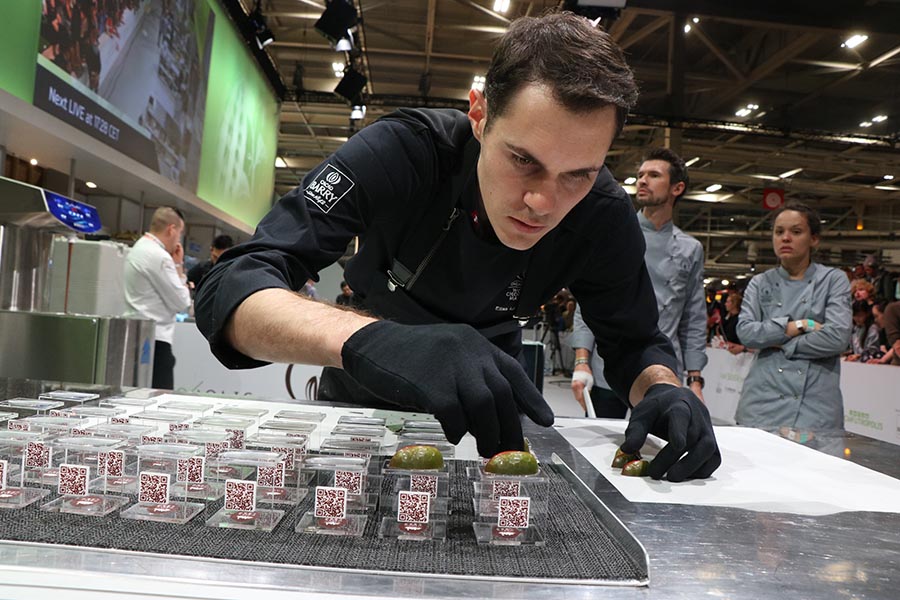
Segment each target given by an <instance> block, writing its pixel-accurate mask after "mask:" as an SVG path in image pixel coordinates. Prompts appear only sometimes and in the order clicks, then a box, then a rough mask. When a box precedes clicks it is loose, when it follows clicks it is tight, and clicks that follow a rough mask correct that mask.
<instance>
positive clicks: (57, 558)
mask: <svg viewBox="0 0 900 600" xmlns="http://www.w3.org/2000/svg"><path fill="white" fill-rule="evenodd" d="M8 387H9V386H7V389H8ZM0 389H3V388H2V386H0ZM526 433H527V435H528V436H529V437H530V438H531V439H532V440H533V441H534V443H535V444H534V445H535V447H536V449H538V451H539V452H540V453H541V454H542V456H541V458H542V459H549V457H550V455H551V453H556V454H558V455H559V456H560V457H561V458H562V459H563V460H564V461H565V462H566V463H567V464H568V465H570V466H571V467H572V469H573V470H574V471H575V472H576V473H577V474H578V475H579V476H580V477H581V478H582V479H583V480H584V481H585V483H586V484H587V485H588V486H590V487H591V488H592V489H593V491H594V492H595V493H596V494H597V496H598V497H599V498H600V499H601V500H602V501H603V502H604V503H605V504H606V505H607V506H608V507H609V508H610V509H611V510H612V511H613V512H614V513H615V514H616V515H617V516H618V517H619V518H620V519H621V520H622V521H623V522H624V523H625V525H626V526H628V527H629V528H630V529H631V531H632V532H633V533H634V534H635V535H636V536H637V538H638V539H639V540H640V541H641V542H642V543H643V545H644V546H645V548H646V549H647V552H648V554H649V556H650V586H649V587H647V588H620V587H603V588H598V587H593V586H582V585H540V584H516V583H507V582H497V583H493V582H485V581H467V580H459V579H442V578H440V577H435V576H428V577H424V576H423V577H407V576H397V575H393V574H388V573H378V572H377V571H373V572H368V573H361V572H346V571H331V570H328V569H312V568H305V567H296V566H284V565H267V564H258V563H257V564H248V563H235V562H228V561H220V560H203V559H197V558H180V557H174V556H171V557H163V556H156V555H147V554H136V553H120V552H115V551H103V550H91V549H86V548H71V547H59V546H52V545H38V544H23V543H11V542H0V582H2V583H0V595H2V596H4V597H22V598H24V597H29V596H31V595H32V594H33V593H35V590H40V589H43V591H46V590H47V588H57V589H58V588H68V589H70V590H81V591H83V592H86V593H87V594H88V595H86V596H85V597H92V598H97V597H111V596H121V597H125V596H128V597H135V595H140V594H142V593H147V594H152V595H153V596H154V597H198V598H206V597H209V598H213V597H215V598H231V597H234V598H246V597H247V595H248V594H249V595H252V596H254V597H255V596H258V595H259V594H260V593H265V594H266V598H267V600H269V599H271V598H280V597H282V596H284V597H288V596H290V597H292V598H296V597H304V596H305V597H324V596H327V595H330V594H336V595H341V596H346V597H352V596H357V595H358V596H384V597H392V598H460V597H469V598H479V597H483V598H524V597H527V598H529V599H531V600H542V599H547V600H551V599H552V600H559V599H562V598H566V599H569V598H598V597H603V598H640V599H650V598H666V599H673V598H698V597H705V596H711V597H716V598H732V599H740V598H747V599H751V598H752V599H754V600H755V599H758V598H776V597H787V598H816V599H820V598H843V599H848V598H866V599H875V598H885V599H895V598H897V597H898V595H900V591H898V590H900V515H898V514H886V513H869V512H865V513H860V512H854V513H839V514H835V515H829V516H824V517H806V516H798V515H793V514H782V513H761V512H751V511H747V510H742V509H732V508H715V507H705V506H690V505H674V504H671V505H669V504H647V503H631V502H629V501H627V500H626V499H625V498H624V497H623V496H622V495H621V494H619V492H618V491H616V490H615V488H614V487H613V486H612V485H611V484H610V483H608V482H607V480H606V479H605V478H604V477H603V476H602V475H600V474H599V473H598V472H597V471H596V470H595V469H594V468H593V467H592V466H591V465H590V464H589V463H588V462H587V461H586V460H585V459H584V458H583V457H581V455H580V454H579V453H578V451H577V450H575V449H574V448H573V447H572V446H571V445H569V443H568V442H566V441H565V440H564V439H563V438H562V437H561V436H560V435H559V434H558V433H557V432H555V431H553V430H543V429H540V428H537V427H533V426H532V427H528V430H527V432H526ZM813 445H814V447H815V445H819V446H820V447H822V448H827V449H829V450H831V451H832V452H834V453H839V454H840V455H844V449H845V448H848V449H849V451H850V452H849V460H852V461H854V462H857V463H859V464H862V465H864V466H866V467H869V468H872V469H875V470H877V471H880V472H882V473H885V474H887V475H890V476H893V477H900V460H898V459H900V447H898V446H893V445H891V444H887V443H884V442H879V441H876V440H872V439H869V438H864V437H861V436H856V435H853V434H844V435H831V436H827V435H823V436H818V437H817V438H816V440H814V442H813ZM840 484H841V483H840V482H838V481H836V482H835V485H836V486H837V485H840ZM36 562H37V563H38V564H39V565H41V566H40V567H38V568H35V567H32V566H30V565H34V564H35V563H36Z"/></svg>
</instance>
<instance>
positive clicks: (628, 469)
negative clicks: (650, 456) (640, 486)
mask: <svg viewBox="0 0 900 600" xmlns="http://www.w3.org/2000/svg"><path fill="white" fill-rule="evenodd" d="M649 468H650V463H649V462H648V461H646V460H633V461H631V462H629V463H626V464H625V466H624V467H622V475H626V476H628V477H646V476H647V470H648V469H649Z"/></svg>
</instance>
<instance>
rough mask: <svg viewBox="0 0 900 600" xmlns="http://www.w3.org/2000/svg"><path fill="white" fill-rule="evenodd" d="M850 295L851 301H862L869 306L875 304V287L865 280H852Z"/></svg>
mask: <svg viewBox="0 0 900 600" xmlns="http://www.w3.org/2000/svg"><path fill="white" fill-rule="evenodd" d="M850 293H851V294H852V295H853V301H854V302H857V301H864V302H866V303H868V304H869V305H870V306H871V305H872V304H875V286H874V285H872V284H871V283H869V282H868V281H866V280H865V279H854V280H853V282H852V283H851V284H850Z"/></svg>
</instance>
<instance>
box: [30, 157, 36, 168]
mask: <svg viewBox="0 0 900 600" xmlns="http://www.w3.org/2000/svg"><path fill="white" fill-rule="evenodd" d="M28 162H30V163H31V166H32V167H36V166H37V159H36V158H32V159H31V160H29V161H28Z"/></svg>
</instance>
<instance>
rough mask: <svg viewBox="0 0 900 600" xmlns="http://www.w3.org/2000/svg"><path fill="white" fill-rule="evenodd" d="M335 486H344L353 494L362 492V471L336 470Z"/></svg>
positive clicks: (357, 494) (356, 494)
mask: <svg viewBox="0 0 900 600" xmlns="http://www.w3.org/2000/svg"><path fill="white" fill-rule="evenodd" d="M334 487H339V488H344V489H345V490H347V493H348V494H350V495H351V496H359V495H360V494H362V488H363V474H362V472H361V471H335V472H334Z"/></svg>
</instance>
